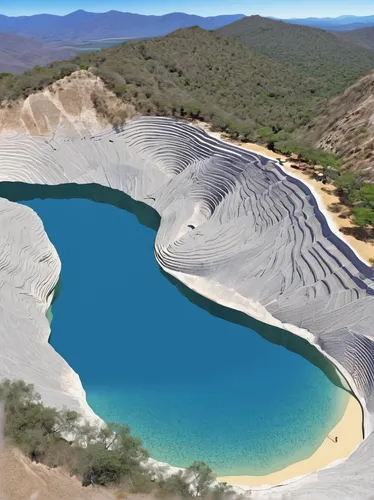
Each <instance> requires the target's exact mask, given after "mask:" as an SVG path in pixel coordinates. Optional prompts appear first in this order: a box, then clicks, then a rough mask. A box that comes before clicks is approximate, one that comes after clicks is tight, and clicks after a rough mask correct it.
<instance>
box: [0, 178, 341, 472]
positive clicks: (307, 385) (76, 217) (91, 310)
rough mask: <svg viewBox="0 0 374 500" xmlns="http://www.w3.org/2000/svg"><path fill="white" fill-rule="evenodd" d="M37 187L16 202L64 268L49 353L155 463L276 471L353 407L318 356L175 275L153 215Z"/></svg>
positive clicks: (314, 444)
mask: <svg viewBox="0 0 374 500" xmlns="http://www.w3.org/2000/svg"><path fill="white" fill-rule="evenodd" d="M37 188H38V187H36V188H34V189H32V188H29V189H28V190H27V189H26V188H24V187H22V186H19V189H18V192H15V193H13V199H14V200H17V201H19V200H26V199H29V201H23V202H22V203H24V204H27V205H28V206H30V207H31V208H33V209H34V210H35V211H36V212H37V213H38V215H39V216H40V217H41V219H42V221H43V223H44V226H45V230H46V232H47V234H48V236H49V238H50V240H51V241H52V243H53V244H54V245H55V247H56V249H57V251H58V254H59V256H60V259H61V261H62V274H61V281H60V291H59V294H58V298H57V299H56V300H55V302H54V303H53V307H52V312H53V321H52V335H51V344H52V345H53V347H54V348H55V349H56V350H57V351H58V352H59V353H60V354H61V355H62V356H63V357H64V358H65V359H66V360H67V361H68V363H69V364H70V365H71V366H72V368H73V369H74V370H75V371H76V372H77V373H78V374H79V376H80V378H81V380H82V383H83V386H84V388H85V390H86V392H87V400H88V402H89V404H90V405H91V407H92V408H93V409H94V410H95V412H96V413H97V414H98V415H100V416H101V417H102V418H103V419H105V420H106V421H119V422H121V423H127V424H129V425H130V426H131V428H132V431H133V433H134V434H135V435H137V436H139V437H141V438H142V439H143V441H144V445H145V447H146V448H147V449H148V450H149V452H150V454H151V456H152V457H153V458H156V459H158V460H161V461H165V462H169V463H171V464H172V465H176V466H187V465H189V464H190V463H191V462H193V461H194V460H204V461H206V462H207V463H208V464H210V465H211V467H212V468H213V470H214V471H215V472H216V473H217V474H218V475H241V474H248V475H263V474H268V473H270V472H273V471H276V470H279V469H281V468H283V467H286V466H287V465H289V464H291V463H294V462H296V461H299V460H302V459H305V458H307V457H309V456H310V455H311V454H312V453H313V452H314V451H315V450H316V449H317V448H318V447H319V445H320V444H321V443H322V441H323V440H324V438H325V437H326V435H327V434H328V432H329V431H330V430H331V429H332V428H333V427H334V426H335V424H336V423H337V422H338V421H339V420H340V418H341V417H342V415H343V413H344V410H345V408H346V405H347V401H348V397H349V396H348V393H347V391H346V390H344V389H343V388H342V387H341V385H340V383H339V379H338V377H337V376H336V373H335V369H334V368H333V367H332V365H331V364H330V363H329V362H328V361H327V360H326V359H325V358H324V357H323V356H322V355H321V354H320V353H318V352H317V351H316V350H315V349H314V348H312V347H311V346H309V344H307V343H306V342H305V341H303V340H302V339H299V338H297V337H295V336H293V335H291V334H289V333H287V332H284V331H282V330H279V329H276V328H273V327H270V326H268V325H263V324H261V323H258V322H256V321H254V320H252V319H250V318H248V317H246V316H245V315H244V314H242V313H238V312H235V311H232V310H230V309H227V308H224V307H221V306H218V305H216V304H214V303H212V302H211V301H208V300H206V299H204V298H202V297H200V296H198V294H195V293H194V292H191V291H190V290H188V289H187V288H186V287H184V286H183V285H181V284H180V283H178V282H177V281H176V280H174V279H173V278H170V277H168V276H166V275H165V273H163V272H162V271H161V270H160V268H159V267H158V265H157V263H156V261H155V259H154V255H153V243H154V238H155V231H154V228H155V226H157V217H156V219H155V218H154V215H155V214H154V213H153V215H152V214H151V211H150V209H149V208H147V207H144V206H143V207H140V208H139V206H140V204H138V205H139V206H138V208H136V205H137V204H136V203H135V202H133V201H132V200H130V199H128V197H126V195H123V194H118V192H114V193H113V192H112V194H111V195H110V194H109V193H108V191H111V190H107V188H104V189H102V190H101V191H100V190H99V191H97V192H96V195H95V196H93V195H92V196H91V195H90V196H88V193H89V191H87V190H86V189H85V188H82V187H73V188H70V191H69V189H68V188H65V191H64V188H63V187H61V188H41V187H39V191H38V189H37ZM25 189H26V190H25ZM0 191H1V190H0ZM16 191H17V190H16ZM69 193H70V194H69ZM0 195H2V196H5V195H4V194H2V193H1V192H0ZM38 196H39V197H41V198H46V199H31V198H33V197H35V198H36V197H38ZM78 196H82V198H83V197H91V198H92V199H95V200H97V201H101V202H102V201H108V203H109V200H110V199H111V198H110V197H111V196H112V197H113V200H115V201H114V202H112V201H110V203H112V204H108V203H98V202H95V201H92V200H91V199H81V198H79V197H78ZM6 197H8V198H9V199H12V196H6ZM49 197H50V198H55V199H49ZM63 197H65V198H68V197H71V198H72V199H58V198H63ZM113 205H115V206H113ZM119 207H120V208H119ZM134 207H135V208H134ZM125 209H128V210H129V211H127V210H125ZM138 209H139V211H138V212H137V210H138ZM131 212H135V213H136V215H137V217H138V219H139V220H141V221H142V224H141V223H139V220H137V217H135V216H134V214H133V213H131ZM140 212H141V213H140ZM152 217H153V219H152ZM254 330H256V331H254ZM256 332H258V333H256ZM286 347H287V348H286ZM294 351H296V352H294Z"/></svg>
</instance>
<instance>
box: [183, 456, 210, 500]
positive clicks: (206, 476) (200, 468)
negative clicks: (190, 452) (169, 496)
mask: <svg viewBox="0 0 374 500" xmlns="http://www.w3.org/2000/svg"><path fill="white" fill-rule="evenodd" d="M187 474H188V476H189V477H190V478H191V480H192V481H193V484H194V486H195V489H196V494H197V495H198V496H204V495H206V494H207V493H208V492H209V490H210V488H211V486H212V484H213V482H214V481H215V476H214V474H213V471H212V469H211V468H210V467H209V466H208V465H207V464H206V463H205V462H193V463H192V464H191V465H190V466H189V467H188V468H187Z"/></svg>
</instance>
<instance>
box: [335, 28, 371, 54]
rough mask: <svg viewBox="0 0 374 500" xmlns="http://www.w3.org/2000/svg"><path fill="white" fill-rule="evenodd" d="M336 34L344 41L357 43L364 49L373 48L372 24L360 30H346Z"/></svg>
mask: <svg viewBox="0 0 374 500" xmlns="http://www.w3.org/2000/svg"><path fill="white" fill-rule="evenodd" d="M338 36H339V37H340V38H341V39H342V40H345V41H346V42H349V43H352V44H354V45H359V46H360V47H364V48H365V49H370V50H374V26H372V27H370V28H362V29H360V30H353V31H346V32H344V33H339V34H338Z"/></svg>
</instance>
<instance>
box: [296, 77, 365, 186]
mask: <svg viewBox="0 0 374 500" xmlns="http://www.w3.org/2000/svg"><path fill="white" fill-rule="evenodd" d="M305 135H306V136H307V137H308V138H309V140H310V141H311V142H313V143H314V144H315V146H317V147H319V148H322V149H325V150H327V151H332V152H334V153H337V154H338V156H339V157H340V159H341V163H342V167H343V169H345V170H349V171H352V172H355V173H357V174H361V175H363V176H364V177H366V178H367V179H369V180H371V181H374V167H373V165H374V73H370V74H369V75H367V76H365V77H364V78H361V80H359V81H358V82H357V83H355V84H354V85H352V86H351V87H349V88H348V89H347V90H346V91H345V92H344V93H343V94H341V95H339V96H337V97H334V98H333V99H331V100H330V101H328V102H326V103H323V105H321V106H320V108H319V111H318V110H317V113H316V117H315V118H314V119H313V120H312V121H311V123H310V124H309V125H308V126H307V127H306V128H305V130H302V131H301V132H300V138H302V137H301V136H304V137H305Z"/></svg>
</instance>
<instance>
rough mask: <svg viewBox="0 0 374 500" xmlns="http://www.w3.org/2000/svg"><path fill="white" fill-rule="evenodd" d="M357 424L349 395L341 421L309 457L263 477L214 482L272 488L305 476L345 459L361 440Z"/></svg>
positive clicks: (357, 413) (356, 406)
mask: <svg viewBox="0 0 374 500" xmlns="http://www.w3.org/2000/svg"><path fill="white" fill-rule="evenodd" d="M361 423H362V409H361V406H360V404H359V402H358V401H357V400H356V398H354V397H353V396H350V398H349V401H348V405H347V408H346V411H345V413H344V416H343V418H342V419H341V420H340V422H339V423H338V424H337V425H336V427H334V429H332V430H331V432H330V433H329V434H328V436H327V437H326V439H325V440H324V441H323V443H322V445H321V446H320V447H319V448H318V450H317V451H316V452H315V453H313V455H312V456H311V457H309V458H307V459H305V460H302V461H300V462H296V463H294V464H292V465H289V466H288V467H286V468H285V469H282V470H280V471H277V472H273V473H271V474H268V475H266V476H227V477H220V478H218V480H219V481H223V482H227V483H229V484H232V485H238V486H251V487H259V486H265V485H269V486H274V485H276V484H280V483H282V482H285V481H289V480H291V479H294V478H297V477H299V476H305V475H306V474H310V473H312V472H315V471H316V470H318V469H322V468H324V467H327V466H328V465H329V464H331V463H332V462H335V461H336V460H341V459H344V458H347V457H348V456H349V455H350V454H351V453H352V451H354V450H355V448H356V447H357V446H358V445H359V443H360V442H361V441H362V439H363V436H362V429H361ZM335 436H337V438H338V442H337V443H334V441H333V439H334V438H335Z"/></svg>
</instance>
